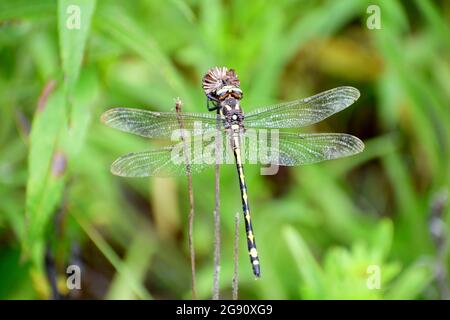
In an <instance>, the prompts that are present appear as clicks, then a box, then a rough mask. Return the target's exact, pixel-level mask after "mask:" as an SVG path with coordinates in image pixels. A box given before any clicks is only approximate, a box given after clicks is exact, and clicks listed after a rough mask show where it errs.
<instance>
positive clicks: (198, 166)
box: [111, 130, 234, 177]
mask: <svg viewBox="0 0 450 320" xmlns="http://www.w3.org/2000/svg"><path fill="white" fill-rule="evenodd" d="M219 136H220V140H219V141H220V142H219V144H216V141H215V137H216V131H215V130H214V131H213V133H211V134H209V135H202V136H199V137H194V138H193V139H189V140H187V144H186V148H185V146H184V144H183V142H181V141H180V142H178V143H176V144H174V145H171V146H168V147H164V148H161V149H156V150H148V151H144V152H136V153H129V154H126V155H124V156H122V157H120V158H118V159H117V160H116V161H114V163H113V164H112V165H111V172H112V173H113V174H115V175H118V176H122V177H147V176H158V177H172V176H183V175H186V174H187V166H186V154H187V155H188V159H187V160H188V163H189V170H190V173H191V174H196V173H199V172H202V171H203V170H205V169H207V168H208V167H211V165H214V164H215V163H216V161H217V157H216V151H215V150H217V148H216V147H218V148H220V154H221V157H220V158H219V159H220V160H219V161H220V163H221V164H234V158H233V157H232V152H231V147H230V143H229V138H228V136H226V135H224V137H222V135H221V134H220V135H219ZM213 137H214V138H213Z"/></svg>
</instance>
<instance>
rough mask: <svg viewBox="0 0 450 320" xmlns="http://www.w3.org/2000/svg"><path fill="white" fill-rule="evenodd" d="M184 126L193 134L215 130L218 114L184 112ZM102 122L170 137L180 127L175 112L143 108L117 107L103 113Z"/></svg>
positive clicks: (143, 132) (120, 128) (149, 134)
mask: <svg viewBox="0 0 450 320" xmlns="http://www.w3.org/2000/svg"><path fill="white" fill-rule="evenodd" d="M182 117H183V118H182V121H183V126H184V128H185V129H186V130H189V131H191V130H192V131H191V132H193V134H200V133H202V132H206V131H211V130H215V128H216V115H213V114H207V113H205V114H203V113H182ZM101 119H102V122H103V123H105V124H106V125H108V126H109V127H111V128H114V129H118V130H121V131H125V132H130V133H134V134H137V135H139V136H142V137H148V138H159V139H169V138H170V137H171V136H172V133H173V132H174V130H178V129H180V122H179V117H178V114H177V113H175V112H153V111H148V110H141V109H128V108H115V109H110V110H108V111H106V112H105V113H103V114H102V117H101Z"/></svg>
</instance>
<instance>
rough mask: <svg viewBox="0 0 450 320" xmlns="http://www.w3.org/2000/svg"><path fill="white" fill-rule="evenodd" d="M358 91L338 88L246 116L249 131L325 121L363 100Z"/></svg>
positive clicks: (292, 126) (299, 125) (351, 88)
mask: <svg viewBox="0 0 450 320" xmlns="http://www.w3.org/2000/svg"><path fill="white" fill-rule="evenodd" d="M359 96H360V94H359V91H358V89H355V88H353V87H338V88H334V89H331V90H328V91H324V92H322V93H319V94H317V95H314V96H312V97H308V98H305V99H301V100H295V101H291V102H286V103H282V104H278V105H274V106H270V107H265V108H259V109H256V110H254V111H252V112H250V113H248V114H247V115H246V116H245V120H244V121H245V122H244V124H245V127H246V128H294V127H303V126H307V125H310V124H314V123H317V122H319V121H322V120H323V119H325V118H328V117H329V116H331V115H333V114H335V113H337V112H339V111H341V110H343V109H345V108H347V107H348V106H350V105H351V104H352V103H353V102H355V101H356V100H357V99H358V98H359Z"/></svg>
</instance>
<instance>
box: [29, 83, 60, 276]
mask: <svg viewBox="0 0 450 320" xmlns="http://www.w3.org/2000/svg"><path fill="white" fill-rule="evenodd" d="M52 86H55V82H50V83H49V84H48V85H47V86H46V88H45V89H44V92H47V93H48V92H49V91H51V90H52ZM54 90H55V91H54V92H53V93H49V96H48V100H46V99H47V98H46V97H45V94H42V95H41V99H40V102H39V105H38V109H37V111H36V115H35V117H34V120H33V124H32V129H31V133H30V152H29V155H28V171H29V174H28V181H27V194H26V215H27V232H26V236H25V241H24V243H23V245H24V249H25V253H27V254H31V256H32V258H33V261H34V263H35V265H36V266H37V267H38V268H40V267H41V266H42V262H43V253H44V244H45V239H44V238H45V237H44V234H45V230H46V228H47V226H48V224H49V222H50V219H51V217H52V216H53V214H54V213H55V210H56V208H57V206H58V203H59V201H60V199H61V194H62V189H63V185H64V172H65V170H64V167H65V161H66V160H65V159H66V156H65V155H64V152H63V151H61V150H58V148H57V146H58V141H59V139H60V136H61V132H62V129H63V127H64V123H65V122H66V117H65V107H64V94H63V90H62V88H61V87H58V88H57V89H54Z"/></svg>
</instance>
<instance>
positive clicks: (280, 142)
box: [259, 133, 364, 166]
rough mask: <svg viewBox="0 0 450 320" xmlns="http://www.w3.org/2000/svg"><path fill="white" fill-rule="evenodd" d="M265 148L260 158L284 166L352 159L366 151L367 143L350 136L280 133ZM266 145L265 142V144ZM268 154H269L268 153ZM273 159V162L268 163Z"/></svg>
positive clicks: (261, 149) (340, 134)
mask: <svg viewBox="0 0 450 320" xmlns="http://www.w3.org/2000/svg"><path fill="white" fill-rule="evenodd" d="M268 140H269V141H268V143H267V145H268V147H267V149H264V147H262V146H261V142H260V150H259V152H262V154H260V155H259V156H260V159H261V157H262V156H265V157H266V158H265V161H263V162H266V163H272V164H278V165H281V166H297V165H304V164H310V163H316V162H321V161H325V160H332V159H337V158H342V157H347V156H351V155H354V154H357V153H359V152H361V151H363V150H364V143H363V142H362V141H361V140H360V139H358V138H357V137H355V136H352V135H350V134H346V133H317V134H295V133H280V134H279V135H278V137H276V138H275V137H271V138H270V139H268ZM262 145H264V143H263V144H262ZM267 151H268V152H267ZM267 159H269V160H267Z"/></svg>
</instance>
